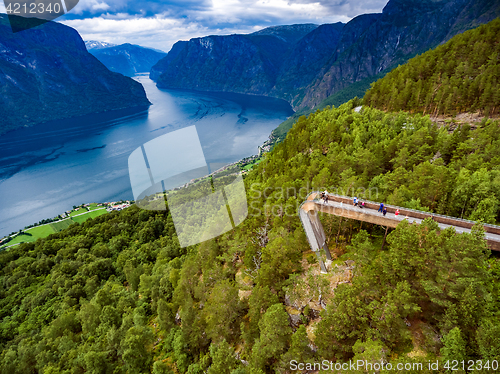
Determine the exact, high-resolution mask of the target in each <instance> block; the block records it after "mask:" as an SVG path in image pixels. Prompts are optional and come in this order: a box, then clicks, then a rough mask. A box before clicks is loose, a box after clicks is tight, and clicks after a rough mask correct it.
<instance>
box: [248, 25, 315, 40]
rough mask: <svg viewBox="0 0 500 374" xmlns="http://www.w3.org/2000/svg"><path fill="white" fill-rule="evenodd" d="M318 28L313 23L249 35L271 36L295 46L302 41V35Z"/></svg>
mask: <svg viewBox="0 0 500 374" xmlns="http://www.w3.org/2000/svg"><path fill="white" fill-rule="evenodd" d="M318 26H319V25H315V24H313V23H304V24H297V25H284V26H273V27H267V28H265V29H263V30H260V31H256V32H254V33H252V34H250V35H272V36H275V37H277V38H279V39H281V40H283V41H284V42H287V43H290V44H295V43H297V42H298V41H299V40H300V39H302V38H303V37H304V35H307V34H309V33H310V32H311V31H313V30H315V29H317V28H318Z"/></svg>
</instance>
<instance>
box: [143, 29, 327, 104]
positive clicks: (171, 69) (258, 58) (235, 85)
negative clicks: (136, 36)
mask: <svg viewBox="0 0 500 374" xmlns="http://www.w3.org/2000/svg"><path fill="white" fill-rule="evenodd" d="M316 28H317V26H316V25H292V26H280V27H272V28H268V29H265V30H262V31H259V32H257V33H254V34H250V35H229V36H208V37H205V38H196V39H192V40H190V41H189V42H178V43H176V44H175V45H174V46H173V48H172V50H171V51H170V52H169V54H168V55H167V57H165V58H164V59H162V60H160V61H159V62H158V64H157V65H155V66H154V67H153V68H152V70H151V78H152V79H154V80H157V83H158V86H159V87H163V88H188V89H195V90H204V91H231V92H238V93H251V94H260V95H267V94H269V92H270V91H271V90H272V88H273V87H274V86H275V84H276V79H277V77H278V75H279V71H280V68H281V66H282V64H283V60H284V59H285V58H286V57H288V56H289V55H290V52H291V51H292V49H293V47H294V46H295V44H296V43H297V40H300V39H302V38H303V37H304V36H305V35H306V34H308V33H309V32H310V31H311V30H314V29H316Z"/></svg>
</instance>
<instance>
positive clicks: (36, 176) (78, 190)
mask: <svg viewBox="0 0 500 374" xmlns="http://www.w3.org/2000/svg"><path fill="white" fill-rule="evenodd" d="M135 79H137V80H138V81H139V82H141V83H142V84H143V86H144V88H145V90H146V93H147V95H148V98H149V100H150V101H151V102H152V103H153V105H152V106H151V107H150V108H149V109H148V110H147V111H144V112H142V113H136V114H133V115H129V116H126V117H122V118H119V119H113V120H106V118H105V117H104V116H102V115H94V116H86V117H85V118H81V119H79V120H65V121H59V122H54V123H48V124H43V125H39V126H35V127H31V128H23V129H20V130H17V131H14V132H10V133H7V134H5V135H2V136H0V237H2V236H4V235H7V234H9V233H10V232H13V231H17V230H19V229H22V228H24V227H25V226H27V225H29V224H32V223H35V222H38V221H40V220H42V219H45V218H50V217H54V216H57V215H58V214H60V213H62V212H64V211H66V210H70V209H71V208H72V207H73V205H80V204H82V203H90V202H109V201H116V200H121V199H132V198H133V196H132V189H131V185H130V179H129V175H128V157H129V156H130V154H131V153H132V152H133V151H134V150H135V149H136V148H137V147H140V146H141V145H143V144H144V143H146V142H148V141H150V140H152V139H154V138H156V137H159V136H161V135H164V134H166V133H169V132H172V131H175V130H178V129H180V128H184V127H188V126H192V125H195V126H196V129H197V131H198V135H199V138H200V141H201V144H202V147H203V152H204V155H205V158H206V160H207V162H208V163H231V162H234V161H238V160H240V159H242V158H244V157H248V156H251V155H253V154H256V153H257V151H258V148H257V147H258V146H259V145H261V144H262V143H263V142H264V141H265V140H266V139H267V137H268V136H269V134H270V133H271V131H272V130H273V129H274V128H276V127H277V126H278V125H279V124H280V123H281V122H282V121H284V120H285V119H286V118H287V117H288V116H290V115H291V114H292V113H293V110H292V109H291V107H290V105H289V104H288V103H286V102H285V101H282V100H277V99H272V98H264V97H255V96H248V95H238V94H227V93H226V94H222V93H197V92H189V91H178V90H160V89H158V88H157V87H156V85H155V83H154V82H153V81H151V80H150V79H149V78H148V77H147V75H139V76H137V77H135ZM189 141H190V139H186V147H189ZM181 161H182V160H166V162H173V163H176V162H181Z"/></svg>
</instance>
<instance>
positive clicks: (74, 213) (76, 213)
mask: <svg viewBox="0 0 500 374" xmlns="http://www.w3.org/2000/svg"><path fill="white" fill-rule="evenodd" d="M85 212H87V209H86V208H80V209H79V210H73V211H71V213H70V214H69V216H70V217H74V216H77V215H79V214H82V213H85Z"/></svg>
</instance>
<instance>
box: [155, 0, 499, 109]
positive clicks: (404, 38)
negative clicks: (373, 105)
mask: <svg viewBox="0 0 500 374" xmlns="http://www.w3.org/2000/svg"><path fill="white" fill-rule="evenodd" d="M498 16H500V2H498V1H494V0H390V1H389V2H388V4H387V5H386V7H385V8H384V10H383V12H382V13H381V14H367V15H362V16H359V17H356V18H354V19H353V20H351V21H350V22H349V23H347V24H346V25H343V24H333V25H322V26H320V27H317V28H314V29H313V30H312V31H310V32H309V33H307V34H306V35H304V36H303V37H302V38H301V39H297V38H295V39H287V38H284V37H283V36H282V35H279V33H278V32H276V30H273V31H271V30H268V31H266V30H267V29H266V30H263V31H262V32H260V34H261V36H262V35H266V36H268V37H269V38H273V39H274V40H273V39H269V40H267V41H266V43H260V44H259V43H256V42H255V41H254V40H253V39H252V38H255V36H257V35H255V34H252V35H246V36H245V35H232V36H227V37H226V36H224V37H222V36H221V37H214V36H212V37H207V38H201V39H193V40H191V41H189V42H182V44H179V45H176V46H174V48H173V49H172V51H171V52H170V53H169V55H167V57H166V58H165V59H163V60H161V61H160V62H159V63H158V64H157V65H156V66H154V67H153V69H152V72H151V77H152V78H153V79H155V80H157V82H158V86H159V87H170V88H187V89H196V90H207V91H210V90H212V91H232V92H239V93H257V94H263V95H269V96H274V97H278V98H283V99H286V100H288V101H289V102H291V103H292V105H293V106H294V108H295V109H300V108H306V107H308V108H314V107H315V106H316V105H318V104H319V103H320V102H321V101H322V100H324V99H325V98H326V97H328V96H330V95H332V94H334V93H336V92H338V91H340V90H342V89H343V88H345V87H347V86H349V85H351V84H353V83H355V82H359V81H363V80H366V79H367V78H370V77H374V76H376V75H377V74H380V73H384V72H386V71H389V70H390V69H392V68H394V67H396V66H397V65H398V64H402V63H404V62H406V61H407V60H408V59H410V58H412V57H414V56H415V55H416V54H418V53H422V52H425V51H426V50H428V49H430V48H434V47H436V46H437V45H439V44H441V43H443V42H445V41H447V40H449V39H450V38H451V37H452V36H454V35H456V34H457V33H460V32H463V31H465V30H467V29H470V28H472V27H475V26H477V25H479V24H482V23H486V22H489V21H491V20H492V19H494V18H496V17H498ZM296 26H297V25H295V27H296ZM290 27H291V28H292V29H293V26H290ZM271 29H272V28H271ZM198 79H201V80H198Z"/></svg>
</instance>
